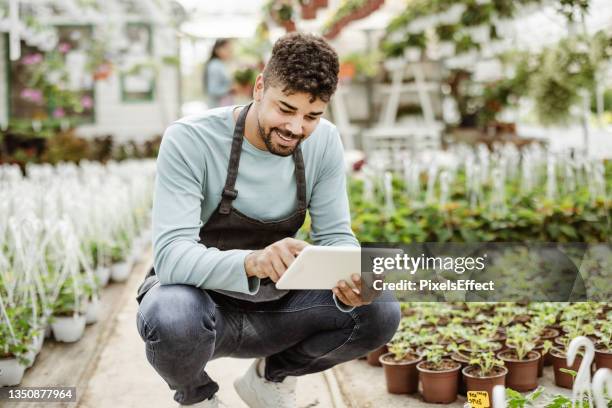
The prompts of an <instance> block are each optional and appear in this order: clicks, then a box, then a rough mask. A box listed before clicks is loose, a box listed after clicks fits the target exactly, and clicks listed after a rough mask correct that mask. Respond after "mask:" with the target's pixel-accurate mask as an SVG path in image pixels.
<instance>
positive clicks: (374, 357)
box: [366, 344, 389, 367]
mask: <svg viewBox="0 0 612 408" xmlns="http://www.w3.org/2000/svg"><path fill="white" fill-rule="evenodd" d="M388 352H389V349H388V348H387V345H386V344H383V345H382V346H380V347H379V348H377V349H376V350H372V351H370V352H369V353H368V355H367V357H366V360H367V362H368V364H369V365H371V366H374V367H381V366H382V364H380V356H382V355H383V354H386V353H388Z"/></svg>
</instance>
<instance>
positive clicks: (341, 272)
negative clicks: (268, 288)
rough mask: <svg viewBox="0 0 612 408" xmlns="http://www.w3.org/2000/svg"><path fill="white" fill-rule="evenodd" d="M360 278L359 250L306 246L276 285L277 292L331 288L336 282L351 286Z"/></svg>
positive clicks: (353, 248)
mask: <svg viewBox="0 0 612 408" xmlns="http://www.w3.org/2000/svg"><path fill="white" fill-rule="evenodd" d="M354 273H356V274H357V275H359V276H361V248H360V247H352V246H347V247H340V246H318V245H309V246H307V247H305V248H304V249H302V251H301V252H300V254H299V255H298V257H297V258H295V260H294V261H293V262H292V263H291V265H289V268H288V269H287V270H286V271H285V273H284V274H283V276H281V278H280V279H279V280H278V282H276V287H277V288H278V289H332V288H333V287H334V286H336V285H337V284H338V281H339V280H345V281H346V282H347V283H348V284H349V285H350V286H352V285H353V282H352V280H351V275H352V274H354Z"/></svg>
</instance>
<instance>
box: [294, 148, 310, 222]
mask: <svg viewBox="0 0 612 408" xmlns="http://www.w3.org/2000/svg"><path fill="white" fill-rule="evenodd" d="M293 162H294V163H295V183H296V185H297V199H298V203H297V209H298V211H301V210H305V209H306V207H307V204H306V171H305V170H304V158H303V157H302V149H301V146H298V147H297V149H295V151H294V152H293Z"/></svg>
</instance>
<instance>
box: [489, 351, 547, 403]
mask: <svg viewBox="0 0 612 408" xmlns="http://www.w3.org/2000/svg"><path fill="white" fill-rule="evenodd" d="M540 357H541V355H540V353H538V352H537V351H530V352H529V353H527V356H526V358H525V359H523V360H519V359H518V358H517V357H516V353H515V351H514V350H512V349H509V350H505V351H501V352H499V353H497V358H499V359H501V360H503V361H504V364H505V365H506V368H507V369H508V375H507V376H506V385H507V386H508V388H512V389H513V390H515V391H519V392H525V391H530V390H533V389H535V388H537V387H538V362H539V361H540Z"/></svg>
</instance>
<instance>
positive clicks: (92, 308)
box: [85, 296, 100, 324]
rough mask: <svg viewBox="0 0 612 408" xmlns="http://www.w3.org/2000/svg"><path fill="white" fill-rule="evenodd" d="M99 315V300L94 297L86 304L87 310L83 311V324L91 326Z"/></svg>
mask: <svg viewBox="0 0 612 408" xmlns="http://www.w3.org/2000/svg"><path fill="white" fill-rule="evenodd" d="M99 315H100V299H99V298H98V297H97V296H95V297H94V298H93V299H91V300H90V301H89V302H87V309H86V311H85V323H87V324H92V323H95V322H97V321H98V316H99Z"/></svg>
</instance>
